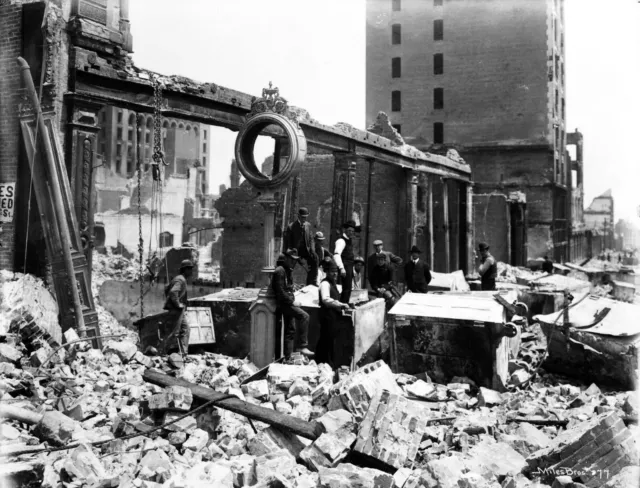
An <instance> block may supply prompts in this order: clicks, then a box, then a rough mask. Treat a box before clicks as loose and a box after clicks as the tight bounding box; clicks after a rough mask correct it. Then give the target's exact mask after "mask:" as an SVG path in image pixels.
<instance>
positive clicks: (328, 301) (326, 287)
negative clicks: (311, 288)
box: [320, 281, 342, 310]
mask: <svg viewBox="0 0 640 488" xmlns="http://www.w3.org/2000/svg"><path fill="white" fill-rule="evenodd" d="M320 296H321V297H322V301H323V302H324V304H325V305H326V306H327V307H329V308H335V309H337V310H340V309H342V307H341V306H340V301H339V300H335V299H333V298H331V285H330V284H329V282H328V281H323V282H322V283H320Z"/></svg>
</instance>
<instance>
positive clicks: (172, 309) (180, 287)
mask: <svg viewBox="0 0 640 488" xmlns="http://www.w3.org/2000/svg"><path fill="white" fill-rule="evenodd" d="M192 274H193V263H192V262H191V261H189V260H188V259H185V260H184V261H182V263H180V274H179V275H178V276H176V277H175V278H174V279H172V280H171V282H170V283H169V285H168V286H167V287H166V289H165V295H166V297H167V299H166V301H165V303H164V309H165V310H168V311H169V317H168V319H169V320H170V321H171V322H172V323H174V324H175V327H174V328H173V330H174V331H176V330H177V334H176V339H177V341H178V348H179V349H180V353H181V354H182V356H183V357H184V356H185V355H186V354H187V351H188V350H189V332H190V330H189V326H190V324H189V322H188V320H187V316H186V314H185V310H186V308H187V279H188V278H190V277H191V275H192Z"/></svg>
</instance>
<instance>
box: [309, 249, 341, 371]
mask: <svg viewBox="0 0 640 488" xmlns="http://www.w3.org/2000/svg"><path fill="white" fill-rule="evenodd" d="M323 268H324V272H325V274H326V277H325V278H324V280H322V282H321V283H320V290H319V298H318V304H319V305H320V312H319V313H318V320H319V322H320V337H319V338H318V345H317V347H316V352H317V353H318V354H317V356H316V362H318V363H327V364H328V365H330V366H331V367H332V368H333V367H334V361H333V359H334V357H335V354H334V345H335V340H336V337H337V336H338V332H339V331H337V330H336V329H335V328H336V327H337V326H338V321H339V317H340V313H341V312H342V310H345V309H348V308H349V305H348V304H346V303H342V302H341V301H340V292H339V291H338V287H337V286H336V281H337V279H338V266H337V265H336V263H335V262H334V261H333V260H331V261H324V262H323Z"/></svg>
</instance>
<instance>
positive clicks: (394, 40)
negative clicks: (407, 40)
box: [391, 24, 402, 44]
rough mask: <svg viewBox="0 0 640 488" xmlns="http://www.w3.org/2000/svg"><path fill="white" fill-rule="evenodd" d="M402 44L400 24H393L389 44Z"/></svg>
mask: <svg viewBox="0 0 640 488" xmlns="http://www.w3.org/2000/svg"><path fill="white" fill-rule="evenodd" d="M401 43H402V27H401V26H400V24H393V25H392V26H391V44H401Z"/></svg>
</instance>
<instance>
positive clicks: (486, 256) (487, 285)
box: [476, 242, 498, 291]
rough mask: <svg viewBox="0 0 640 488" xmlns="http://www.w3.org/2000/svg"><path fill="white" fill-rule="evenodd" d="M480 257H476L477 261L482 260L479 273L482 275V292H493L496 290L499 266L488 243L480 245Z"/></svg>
mask: <svg viewBox="0 0 640 488" xmlns="http://www.w3.org/2000/svg"><path fill="white" fill-rule="evenodd" d="M478 251H480V256H477V255H476V259H478V257H479V258H480V266H478V273H479V274H480V282H481V288H482V290H487V291H493V290H495V289H496V277H497V276H498V264H497V263H496V260H495V258H494V257H493V256H492V255H491V253H489V245H488V244H487V243H486V242H481V243H480V244H478Z"/></svg>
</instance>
